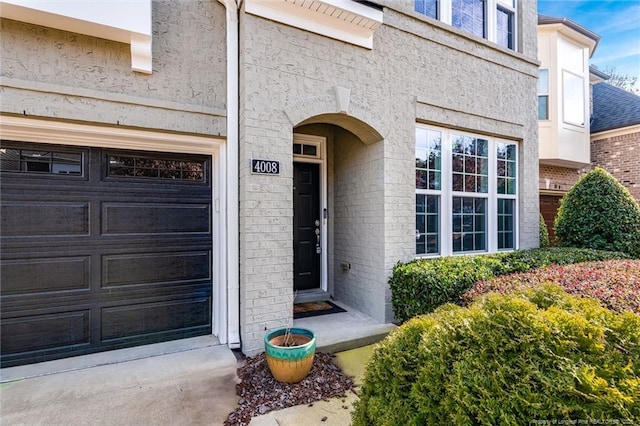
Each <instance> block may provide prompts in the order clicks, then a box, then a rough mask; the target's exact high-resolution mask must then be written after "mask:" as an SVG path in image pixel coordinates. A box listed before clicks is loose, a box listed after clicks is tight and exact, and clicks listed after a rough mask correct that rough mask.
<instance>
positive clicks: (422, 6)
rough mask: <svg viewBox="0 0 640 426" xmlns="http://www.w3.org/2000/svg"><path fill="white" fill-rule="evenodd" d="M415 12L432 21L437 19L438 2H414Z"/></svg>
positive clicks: (434, 0)
mask: <svg viewBox="0 0 640 426" xmlns="http://www.w3.org/2000/svg"><path fill="white" fill-rule="evenodd" d="M415 8H416V12H419V13H422V14H423V15H426V16H428V17H430V18H433V19H438V18H439V17H440V15H439V14H438V0H416V3H415Z"/></svg>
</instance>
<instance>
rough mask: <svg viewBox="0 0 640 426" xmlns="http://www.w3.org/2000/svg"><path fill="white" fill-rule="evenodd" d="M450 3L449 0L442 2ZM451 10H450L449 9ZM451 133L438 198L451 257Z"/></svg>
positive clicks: (445, 141) (444, 243) (444, 246)
mask: <svg viewBox="0 0 640 426" xmlns="http://www.w3.org/2000/svg"><path fill="white" fill-rule="evenodd" d="M444 1H448V2H449V3H451V1H450V0H443V2H444ZM449 10H451V8H449ZM451 143H452V142H451V133H450V132H448V131H443V132H442V160H441V161H442V196H441V197H440V203H441V204H440V206H441V207H442V214H441V216H442V219H441V220H440V232H441V235H442V240H441V244H442V246H441V247H442V249H441V252H442V255H443V256H451V254H452V253H453V247H452V243H451V236H452V233H453V225H452V223H451V198H452V195H451V192H452V191H451V189H452V188H451Z"/></svg>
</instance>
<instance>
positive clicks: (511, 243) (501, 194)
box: [496, 142, 517, 250]
mask: <svg viewBox="0 0 640 426" xmlns="http://www.w3.org/2000/svg"><path fill="white" fill-rule="evenodd" d="M516 155H517V154H516V146H515V145H514V144H512V143H503V142H498V143H497V144H496V156H497V159H496V162H497V173H496V175H497V176H496V180H497V181H496V183H497V186H496V190H497V191H496V192H497V202H498V209H497V210H498V229H497V238H498V250H506V249H514V248H515V203H516V193H517V187H516V185H517V180H516V169H517V164H516Z"/></svg>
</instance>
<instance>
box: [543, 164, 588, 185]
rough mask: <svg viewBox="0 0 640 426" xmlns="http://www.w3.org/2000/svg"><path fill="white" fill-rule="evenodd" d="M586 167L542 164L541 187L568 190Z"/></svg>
mask: <svg viewBox="0 0 640 426" xmlns="http://www.w3.org/2000/svg"><path fill="white" fill-rule="evenodd" d="M585 171H586V170H585V169H573V168H569V167H557V166H549V165H546V164H541V165H540V189H541V190H545V189H548V190H552V191H562V192H566V191H568V190H569V188H571V187H572V186H573V185H574V184H575V183H576V182H577V181H578V179H579V178H580V176H582V175H583V174H584V173H585Z"/></svg>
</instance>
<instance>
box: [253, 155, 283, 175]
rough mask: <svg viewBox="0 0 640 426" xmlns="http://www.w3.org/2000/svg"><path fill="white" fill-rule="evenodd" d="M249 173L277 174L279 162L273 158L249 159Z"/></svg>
mask: <svg viewBox="0 0 640 426" xmlns="http://www.w3.org/2000/svg"><path fill="white" fill-rule="evenodd" d="M251 173H254V174H260V175H279V174H280V162H279V161H274V160H258V159H255V158H254V159H252V160H251Z"/></svg>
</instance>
